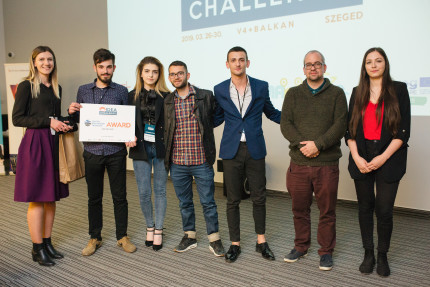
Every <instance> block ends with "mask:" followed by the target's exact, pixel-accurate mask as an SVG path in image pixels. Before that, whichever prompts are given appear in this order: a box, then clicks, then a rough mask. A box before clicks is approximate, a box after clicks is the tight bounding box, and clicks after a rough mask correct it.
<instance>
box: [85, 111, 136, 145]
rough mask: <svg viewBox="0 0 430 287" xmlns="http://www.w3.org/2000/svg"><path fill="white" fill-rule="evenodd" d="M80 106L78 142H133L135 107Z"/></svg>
mask: <svg viewBox="0 0 430 287" xmlns="http://www.w3.org/2000/svg"><path fill="white" fill-rule="evenodd" d="M81 105H82V108H81V110H80V117H79V122H80V125H79V129H80V132H79V141H82V142H128V141H134V135H135V130H134V125H135V109H136V108H135V106H123V105H97V104H81Z"/></svg>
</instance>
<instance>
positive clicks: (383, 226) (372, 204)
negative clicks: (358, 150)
mask: <svg viewBox="0 0 430 287" xmlns="http://www.w3.org/2000/svg"><path fill="white" fill-rule="evenodd" d="M376 148H377V142H374V141H366V149H367V154H368V155H369V157H368V158H367V159H366V160H367V161H371V160H372V158H374V157H375V156H377V155H378V152H377V149H376ZM354 183H355V190H356V193H357V199H358V220H359V223H360V231H361V238H362V241H363V247H364V248H365V249H373V248H374V245H373V226H374V223H373V213H374V212H375V213H376V220H377V232H378V251H379V252H388V250H389V248H390V241H391V234H392V232H393V207H394V201H395V200H396V195H397V189H398V187H399V181H396V182H392V183H387V182H385V181H384V178H383V177H382V173H381V172H380V170H375V171H372V172H370V173H368V174H367V175H366V178H365V179H363V180H354ZM375 184H376V195H375Z"/></svg>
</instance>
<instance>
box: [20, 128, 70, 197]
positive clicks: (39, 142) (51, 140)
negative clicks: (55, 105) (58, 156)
mask: <svg viewBox="0 0 430 287" xmlns="http://www.w3.org/2000/svg"><path fill="white" fill-rule="evenodd" d="M54 147H55V136H53V135H52V134H51V130H50V129H49V128H45V129H27V131H26V132H25V135H24V137H23V138H22V141H21V144H20V146H19V149H18V157H17V161H16V178H15V198H14V199H15V201H21V202H52V201H58V200H60V199H61V198H64V197H67V196H69V186H68V185H67V184H63V183H61V182H60V177H59V172H58V170H55V164H54V150H58V149H54Z"/></svg>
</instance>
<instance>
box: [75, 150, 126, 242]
mask: <svg viewBox="0 0 430 287" xmlns="http://www.w3.org/2000/svg"><path fill="white" fill-rule="evenodd" d="M126 156H127V151H126V150H125V149H124V150H122V151H119V152H117V153H115V154H112V155H107V156H104V155H95V154H92V153H89V152H87V151H84V160H85V179H86V181H87V185H88V221H89V234H90V236H91V238H98V239H99V240H101V238H102V237H101V231H102V228H103V206H102V203H103V182H104V174H105V170H107V173H108V177H109V185H110V190H111V194H112V200H113V205H114V214H115V224H116V238H117V239H121V238H122V237H124V236H126V235H127V222H128V202H127V191H126Z"/></svg>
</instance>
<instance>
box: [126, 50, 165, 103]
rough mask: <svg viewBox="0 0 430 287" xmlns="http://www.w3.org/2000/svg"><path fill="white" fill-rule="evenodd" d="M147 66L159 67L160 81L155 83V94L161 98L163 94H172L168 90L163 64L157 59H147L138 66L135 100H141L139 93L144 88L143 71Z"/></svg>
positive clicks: (149, 57)
mask: <svg viewBox="0 0 430 287" xmlns="http://www.w3.org/2000/svg"><path fill="white" fill-rule="evenodd" d="M146 64H154V65H156V66H157V67H158V72H159V73H158V80H157V82H156V83H155V92H156V93H157V94H159V95H160V96H161V97H162V96H163V95H162V94H161V92H170V90H169V89H168V88H167V85H166V80H165V79H164V67H163V64H161V62H160V61H159V60H158V59H157V58H155V57H151V56H148V57H145V58H143V59H142V61H140V63H139V65H137V68H136V85H135V86H134V90H135V94H134V96H135V99H136V100H137V99H138V98H139V93H140V91H141V90H142V88H143V79H142V70H143V66H145V65H146Z"/></svg>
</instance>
